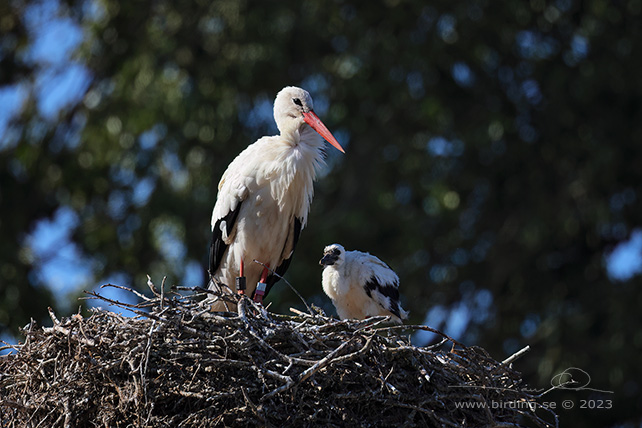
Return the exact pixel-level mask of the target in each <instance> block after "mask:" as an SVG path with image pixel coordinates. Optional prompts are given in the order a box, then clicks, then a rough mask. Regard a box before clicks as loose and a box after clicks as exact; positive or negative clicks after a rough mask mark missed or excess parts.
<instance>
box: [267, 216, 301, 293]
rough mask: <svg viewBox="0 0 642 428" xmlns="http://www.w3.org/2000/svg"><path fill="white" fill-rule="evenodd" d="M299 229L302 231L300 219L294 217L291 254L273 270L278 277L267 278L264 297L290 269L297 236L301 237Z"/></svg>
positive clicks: (297, 240) (297, 239)
mask: <svg viewBox="0 0 642 428" xmlns="http://www.w3.org/2000/svg"><path fill="white" fill-rule="evenodd" d="M301 229H302V222H301V219H299V218H297V217H294V236H293V240H292V254H290V257H288V258H287V259H285V260H283V262H282V263H281V264H280V265H278V266H277V267H276V269H274V272H275V273H276V274H277V275H279V276H277V275H270V276H268V278H267V284H266V286H265V295H266V296H267V295H268V293H269V292H270V289H271V288H272V286H273V285H274V284H276V283H277V282H278V281H279V279H281V278H280V277H281V276H283V275H285V272H287V270H288V268H289V267H290V262H291V261H292V256H293V255H294V249H295V248H296V244H297V242H299V235H301Z"/></svg>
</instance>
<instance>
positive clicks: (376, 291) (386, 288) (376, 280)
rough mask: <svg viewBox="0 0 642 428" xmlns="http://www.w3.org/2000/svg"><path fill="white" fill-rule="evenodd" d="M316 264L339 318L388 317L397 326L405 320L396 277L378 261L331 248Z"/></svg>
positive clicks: (334, 245)
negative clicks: (319, 268)
mask: <svg viewBox="0 0 642 428" xmlns="http://www.w3.org/2000/svg"><path fill="white" fill-rule="evenodd" d="M319 264H320V265H322V266H323V291H325V294H327V295H328V297H330V299H331V300H332V303H333V304H334V306H335V308H337V314H338V315H339V318H341V319H346V318H353V319H364V318H368V317H371V316H377V315H391V316H392V319H393V320H394V321H395V322H397V323H399V324H401V322H402V320H404V319H406V318H408V312H406V311H404V310H403V308H402V307H401V304H400V303H399V277H398V276H397V274H396V273H394V271H393V270H392V269H390V267H389V266H388V265H387V264H385V263H384V262H382V261H381V260H379V259H378V258H377V257H375V256H373V255H370V254H369V253H363V252H361V251H346V250H345V248H343V246H341V245H339V244H332V245H328V246H327V247H325V249H324V250H323V258H322V259H321V260H320V261H319Z"/></svg>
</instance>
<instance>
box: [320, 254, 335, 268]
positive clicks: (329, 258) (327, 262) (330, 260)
mask: <svg viewBox="0 0 642 428" xmlns="http://www.w3.org/2000/svg"><path fill="white" fill-rule="evenodd" d="M336 261H337V256H335V255H334V254H324V255H323V258H322V259H321V260H319V264H320V265H321V266H331V265H333V264H334V263H335V262H336Z"/></svg>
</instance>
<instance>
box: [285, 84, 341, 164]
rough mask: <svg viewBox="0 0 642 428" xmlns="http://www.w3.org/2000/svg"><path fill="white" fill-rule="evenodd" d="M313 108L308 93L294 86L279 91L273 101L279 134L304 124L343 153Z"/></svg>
mask: <svg viewBox="0 0 642 428" xmlns="http://www.w3.org/2000/svg"><path fill="white" fill-rule="evenodd" d="M313 107H314V106H313V102H312V97H311V96H310V94H309V93H308V91H306V90H304V89H301V88H297V87H296V86H286V87H285V88H283V89H281V91H280V92H279V93H278V94H277V95H276V99H275V100H274V120H275V121H276V126H277V127H278V128H279V131H281V134H283V133H284V132H289V131H292V130H295V129H299V128H300V127H301V126H303V124H304V123H306V124H308V125H309V126H310V127H311V128H312V129H314V130H315V131H316V132H317V133H318V134H319V135H321V136H322V137H323V138H325V139H326V141H327V142H328V143H330V144H332V145H333V146H334V147H336V148H337V150H339V151H341V152H343V153H345V151H344V150H343V147H341V145H340V144H339V142H338V141H337V139H336V138H334V136H333V135H332V133H330V131H328V128H326V126H325V125H324V124H323V122H321V119H319V117H318V116H317V115H316V114H315V113H314V108H313Z"/></svg>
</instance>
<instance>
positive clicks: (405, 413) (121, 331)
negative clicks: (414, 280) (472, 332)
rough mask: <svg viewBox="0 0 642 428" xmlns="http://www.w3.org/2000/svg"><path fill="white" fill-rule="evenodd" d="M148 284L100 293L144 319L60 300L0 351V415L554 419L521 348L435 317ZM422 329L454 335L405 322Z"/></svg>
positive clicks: (17, 421) (419, 421) (430, 422)
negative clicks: (529, 386)
mask: <svg viewBox="0 0 642 428" xmlns="http://www.w3.org/2000/svg"><path fill="white" fill-rule="evenodd" d="M149 285H150V290H151V292H152V297H148V296H145V295H143V294H141V293H138V292H135V291H133V290H129V289H127V288H125V287H120V288H122V289H124V290H128V291H130V292H132V293H134V294H136V295H138V296H139V297H140V298H141V300H142V302H141V303H140V304H138V305H127V304H124V303H120V302H118V301H115V300H111V299H107V298H105V297H102V296H100V295H98V294H96V293H89V294H90V295H91V297H92V298H96V299H100V300H102V301H104V302H106V303H109V304H113V305H117V306H120V307H126V308H127V309H128V310H130V311H132V312H134V313H135V314H136V317H135V318H126V317H123V316H121V315H118V314H116V313H113V312H109V311H105V310H95V311H94V313H93V314H92V315H91V316H90V317H89V318H82V317H81V316H80V315H74V316H72V317H71V318H68V319H62V320H58V319H57V318H56V316H55V315H54V313H53V311H51V312H50V314H51V318H52V320H53V327H50V328H36V327H35V326H33V325H32V326H31V327H30V328H29V329H28V330H26V331H25V332H24V334H25V336H26V340H25V344H24V345H21V346H17V348H18V352H17V353H16V354H13V355H9V356H5V357H0V426H3V427H5V426H7V427H13V426H16V427H17V426H20V427H23V426H25V427H28V426H50V427H67V426H104V427H119V426H123V427H124V426H140V427H142V426H154V427H156V426H158V427H166V426H167V427H169V426H180V427H205V426H208V427H209V426H219V425H220V426H228V425H233V426H246V425H250V424H251V425H256V424H258V425H262V426H284V425H288V426H461V425H462V424H464V425H469V426H515V425H518V424H520V423H526V421H530V423H531V424H534V425H536V426H540V427H548V426H555V425H557V417H556V416H555V415H554V414H553V413H545V410H546V409H538V406H537V403H536V401H535V399H536V397H534V396H532V395H529V393H528V392H527V390H526V389H525V388H524V386H523V385H522V381H521V378H520V376H519V374H518V373H517V372H515V371H514V370H513V369H512V368H511V367H510V363H511V362H512V361H514V360H515V359H516V358H518V357H519V356H520V355H521V354H515V355H513V356H511V357H509V358H508V359H507V360H505V361H504V362H502V363H500V362H497V361H495V360H493V359H492V358H490V357H489V356H488V355H487V354H486V353H485V352H484V351H483V350H481V349H479V348H467V347H464V346H463V345H461V344H459V343H457V342H455V341H454V340H453V339H451V338H449V337H448V336H446V335H444V334H443V333H440V332H438V331H437V330H434V329H431V328H429V327H426V326H393V327H386V326H382V322H383V321H385V317H377V318H371V319H368V320H362V321H356V320H342V321H338V320H335V319H332V318H329V317H326V316H325V315H324V314H323V313H321V311H318V310H317V311H314V310H310V308H308V310H309V311H310V313H301V312H299V313H298V314H297V315H295V316H285V315H278V314H274V313H269V312H267V311H266V310H265V309H264V308H263V307H261V306H259V305H257V304H255V303H254V302H252V301H251V300H249V299H247V298H238V297H236V296H234V298H235V299H237V300H238V302H237V303H238V304H237V308H238V311H237V312H236V313H211V312H209V311H208V310H206V307H205V306H204V305H203V304H202V303H199V301H198V299H197V298H196V297H198V295H204V294H207V293H209V291H207V290H202V289H199V290H193V292H192V293H191V294H190V295H189V296H187V297H186V296H183V295H180V294H178V293H176V292H172V293H167V292H164V290H163V289H162V288H161V289H160V291H159V290H157V288H156V287H155V286H154V285H153V284H152V283H151V281H150V283H149ZM418 330H428V331H431V332H433V333H436V334H438V335H440V336H441V337H442V338H443V340H442V342H441V343H440V344H437V345H434V346H431V347H415V346H413V345H412V344H411V343H410V341H409V339H408V338H407V337H406V336H402V335H401V334H408V333H412V332H413V331H418ZM446 342H449V343H450V347H449V348H450V349H449V350H445V351H444V350H440V349H441V347H440V346H439V345H442V344H446ZM499 402H502V403H517V404H516V405H512V406H508V405H506V406H493V405H492V403H499ZM466 403H468V404H466ZM519 403H521V405H520V404H519ZM533 409H534V410H533ZM544 418H546V419H548V420H550V422H547V421H546V420H545V419H544Z"/></svg>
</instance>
